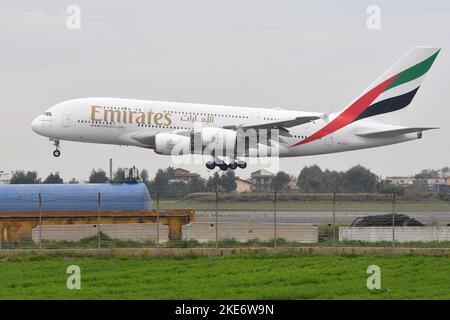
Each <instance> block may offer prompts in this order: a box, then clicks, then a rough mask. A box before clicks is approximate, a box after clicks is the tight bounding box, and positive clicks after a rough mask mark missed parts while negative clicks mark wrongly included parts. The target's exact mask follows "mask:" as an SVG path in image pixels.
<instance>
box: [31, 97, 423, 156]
mask: <svg viewBox="0 0 450 320" xmlns="http://www.w3.org/2000/svg"><path fill="white" fill-rule="evenodd" d="M308 116H317V117H320V118H319V119H317V120H314V121H311V122H309V123H306V124H302V125H298V126H294V127H290V128H289V130H288V131H289V136H285V137H283V139H284V143H283V146H282V147H281V148H280V151H279V156H280V157H295V156H305V155H315V154H324V153H334V152H342V151H349V150H356V149H364V148H371V147H378V146H383V145H389V144H395V143H399V142H404V141H408V140H413V139H417V138H418V137H419V136H418V135H417V133H408V134H403V135H399V136H396V137H389V138H367V137H360V136H358V135H356V134H357V133H364V132H370V131H378V130H380V131H381V130H390V129H396V128H399V127H398V126H392V125H388V124H383V123H380V122H376V121H373V120H369V119H363V120H359V121H356V122H353V123H350V124H348V125H346V126H345V127H343V128H341V129H339V130H337V131H335V132H333V133H331V134H328V135H326V136H325V137H323V138H321V139H318V140H314V141H311V142H308V143H305V144H301V145H297V146H293V145H294V144H296V143H297V142H299V141H301V140H303V139H305V138H307V137H309V136H311V135H312V134H314V133H315V132H317V131H318V130H320V129H321V128H323V127H324V126H325V125H326V124H327V123H329V122H330V121H332V120H333V119H334V118H335V117H337V114H330V115H328V116H326V115H324V114H323V113H314V112H302V111H292V110H279V109H266V108H248V107H229V106H220V105H207V104H194V103H177V102H165V101H144V100H131V99H116V98H86V99H76V100H69V101H65V102H62V103H59V104H57V105H55V106H53V107H51V108H50V109H49V110H47V111H46V112H45V113H44V114H42V115H40V116H38V117H37V118H36V119H35V120H34V121H33V123H32V128H33V130H34V131H36V132H37V133H39V134H40V135H43V136H46V137H49V138H50V139H51V140H58V141H59V140H68V141H78V142H88V143H102V144H114V145H131V146H137V147H143V148H152V146H151V145H149V144H146V143H142V142H139V141H137V140H136V139H134V138H133V136H135V135H136V134H138V133H143V134H148V135H150V136H151V135H156V134H158V133H177V132H186V131H193V130H194V131H195V130H198V129H201V128H205V127H215V128H222V127H229V126H236V127H239V126H241V125H245V124H248V123H260V122H270V121H274V122H276V121H283V120H285V119H292V118H295V117H308Z"/></svg>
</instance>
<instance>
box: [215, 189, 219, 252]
mask: <svg viewBox="0 0 450 320" xmlns="http://www.w3.org/2000/svg"><path fill="white" fill-rule="evenodd" d="M218 247H219V191H217V190H216V248H218Z"/></svg>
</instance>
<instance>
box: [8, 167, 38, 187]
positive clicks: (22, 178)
mask: <svg viewBox="0 0 450 320" xmlns="http://www.w3.org/2000/svg"><path fill="white" fill-rule="evenodd" d="M10 183H11V184H22V183H24V184H35V183H41V179H40V178H38V174H37V172H36V171H27V172H26V173H25V171H23V170H17V171H14V173H13V174H12V177H11V181H10Z"/></svg>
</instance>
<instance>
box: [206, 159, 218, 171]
mask: <svg viewBox="0 0 450 320" xmlns="http://www.w3.org/2000/svg"><path fill="white" fill-rule="evenodd" d="M206 167H207V168H208V169H209V170H212V169H214V168H215V167H216V163H215V162H214V161H208V162H206Z"/></svg>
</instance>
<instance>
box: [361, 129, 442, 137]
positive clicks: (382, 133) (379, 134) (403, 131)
mask: <svg viewBox="0 0 450 320" xmlns="http://www.w3.org/2000/svg"><path fill="white" fill-rule="evenodd" d="M433 129H439V128H400V129H392V130H384V131H371V132H362V133H356V135H357V136H360V137H364V138H392V137H396V136H399V135H402V134H407V133H414V132H422V131H426V130H433Z"/></svg>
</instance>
